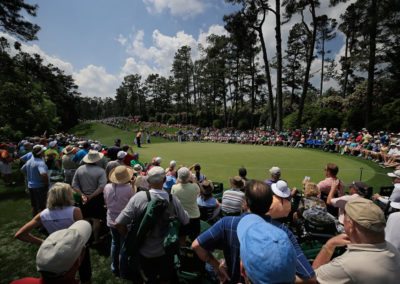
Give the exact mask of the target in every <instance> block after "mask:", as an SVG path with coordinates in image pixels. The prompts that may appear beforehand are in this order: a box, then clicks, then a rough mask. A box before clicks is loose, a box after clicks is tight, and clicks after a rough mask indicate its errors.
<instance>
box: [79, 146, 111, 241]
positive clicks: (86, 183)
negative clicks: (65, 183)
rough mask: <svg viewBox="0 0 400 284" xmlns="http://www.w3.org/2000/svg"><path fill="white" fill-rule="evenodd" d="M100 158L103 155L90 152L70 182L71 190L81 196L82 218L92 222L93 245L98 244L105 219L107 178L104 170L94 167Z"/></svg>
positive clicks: (93, 151)
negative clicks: (104, 195) (102, 221)
mask: <svg viewBox="0 0 400 284" xmlns="http://www.w3.org/2000/svg"><path fill="white" fill-rule="evenodd" d="M102 157H103V154H101V153H99V152H97V151H95V150H90V151H89V153H88V154H87V155H86V156H85V157H84V158H83V159H82V161H83V162H84V163H85V164H84V165H82V166H80V167H79V168H78V169H77V170H76V172H75V175H74V178H73V180H72V188H73V189H74V190H75V191H76V192H78V193H79V194H81V196H82V203H83V204H82V208H81V209H82V213H83V217H84V218H85V219H87V220H92V221H93V236H94V244H97V243H99V242H100V228H101V223H100V222H101V220H102V219H104V217H105V209H104V198H103V190H104V187H105V186H106V184H107V177H106V172H105V171H104V169H103V168H101V167H99V166H98V165H96V163H97V162H98V161H100V160H101V158H102Z"/></svg>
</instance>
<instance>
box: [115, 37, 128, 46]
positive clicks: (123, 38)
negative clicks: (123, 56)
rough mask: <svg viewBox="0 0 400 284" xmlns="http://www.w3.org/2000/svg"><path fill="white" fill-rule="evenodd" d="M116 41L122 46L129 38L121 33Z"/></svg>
mask: <svg viewBox="0 0 400 284" xmlns="http://www.w3.org/2000/svg"><path fill="white" fill-rule="evenodd" d="M116 41H118V42H119V43H120V44H121V45H122V46H124V45H125V44H126V42H127V41H128V39H127V38H126V37H124V36H123V35H121V34H119V35H118V37H117V38H116Z"/></svg>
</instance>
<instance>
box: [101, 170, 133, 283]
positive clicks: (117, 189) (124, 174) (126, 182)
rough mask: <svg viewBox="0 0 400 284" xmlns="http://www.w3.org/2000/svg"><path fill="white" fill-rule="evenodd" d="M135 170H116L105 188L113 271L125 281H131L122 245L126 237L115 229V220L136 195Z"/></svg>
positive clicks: (112, 172) (111, 174)
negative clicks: (134, 187)
mask: <svg viewBox="0 0 400 284" xmlns="http://www.w3.org/2000/svg"><path fill="white" fill-rule="evenodd" d="M133 174H134V170H133V169H132V168H128V167H126V166H124V165H121V166H118V167H116V168H114V169H113V170H112V171H111V173H110V176H109V180H110V183H109V184H107V185H106V186H105V187H104V201H105V205H106V206H107V226H108V227H109V228H110V232H111V237H112V240H111V271H112V272H113V273H114V274H115V275H116V276H119V277H121V278H123V279H129V267H128V259H127V256H126V255H125V254H124V253H123V251H122V250H121V249H122V245H123V243H124V242H125V237H124V236H122V235H121V234H120V233H119V232H118V230H117V229H116V228H115V219H116V218H117V217H118V215H119V214H120V213H121V211H122V210H123V209H124V208H125V206H126V205H127V204H128V202H129V199H130V198H131V197H132V196H133V195H134V190H133V187H132V184H133V183H134V178H135V176H134V175H133Z"/></svg>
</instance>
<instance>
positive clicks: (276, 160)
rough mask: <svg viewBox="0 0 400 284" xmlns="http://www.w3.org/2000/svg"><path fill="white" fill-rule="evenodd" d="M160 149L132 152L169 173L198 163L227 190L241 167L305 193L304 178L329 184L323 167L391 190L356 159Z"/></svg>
mask: <svg viewBox="0 0 400 284" xmlns="http://www.w3.org/2000/svg"><path fill="white" fill-rule="evenodd" d="M74 133H76V134H77V135H81V136H84V137H88V138H91V139H96V140H100V141H101V142H102V143H104V144H106V145H112V143H113V141H114V139H115V138H120V139H121V140H122V144H129V145H132V140H133V137H134V132H128V131H123V130H120V129H117V128H113V127H110V126H107V125H104V124H100V123H87V124H81V125H79V126H78V127H77V128H75V129H74ZM152 141H154V142H156V143H152V144H144V145H143V147H142V148H140V149H138V148H137V147H136V146H133V150H134V151H137V152H138V153H139V154H140V160H141V161H143V162H149V161H151V158H152V157H155V156H160V157H161V158H162V159H163V162H162V164H161V166H162V167H164V168H165V167H167V166H168V164H169V161H170V160H176V161H177V164H178V165H184V166H190V165H192V164H194V163H200V164H201V165H202V172H203V173H204V174H205V175H206V176H207V178H208V179H211V180H213V181H218V182H223V183H224V188H227V187H228V180H229V177H232V176H234V175H237V172H238V168H239V167H242V166H244V167H246V168H247V172H248V177H249V178H254V179H260V180H264V179H266V178H268V177H269V173H268V169H269V168H271V167H272V166H279V167H280V168H281V170H282V178H283V179H285V180H287V181H288V183H289V186H290V187H293V186H295V187H298V188H299V187H301V182H302V180H303V178H304V176H310V177H311V180H312V181H315V182H318V181H320V180H322V179H323V178H324V171H323V169H324V166H325V165H326V164H327V163H335V164H337V165H338V166H339V177H340V178H341V179H342V180H343V181H344V183H345V184H348V183H351V182H352V181H355V180H359V179H360V171H361V170H360V169H361V168H362V181H364V182H366V183H367V184H368V185H370V186H373V187H374V191H375V192H376V191H379V187H381V186H386V185H391V179H390V178H389V177H387V175H386V173H387V172H388V170H385V169H382V168H380V167H378V166H377V165H376V164H375V163H373V162H370V161H366V160H363V159H360V158H356V157H348V156H340V155H338V154H336V153H326V152H323V151H321V150H318V149H300V148H287V147H272V146H261V145H241V144H225V143H197V142H186V143H177V142H170V143H159V142H165V140H162V139H161V138H155V139H154V138H153V139H152Z"/></svg>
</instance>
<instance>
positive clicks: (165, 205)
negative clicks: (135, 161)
mask: <svg viewBox="0 0 400 284" xmlns="http://www.w3.org/2000/svg"><path fill="white" fill-rule="evenodd" d="M145 192H146V195H147V201H148V204H147V207H146V210H145V211H144V212H143V213H142V215H141V216H140V217H139V218H138V219H137V220H133V221H132V225H131V229H130V231H129V232H128V235H127V237H126V239H125V242H124V244H123V248H122V249H123V250H124V251H125V253H126V255H127V257H128V264H129V266H130V268H131V269H132V273H133V279H140V278H138V277H140V275H141V274H140V261H139V249H140V247H141V246H142V245H143V242H144V241H145V239H146V238H147V236H149V235H150V233H151V232H152V230H153V228H154V227H155V225H156V224H157V222H158V221H159V220H160V219H161V218H162V217H163V214H168V231H167V234H166V236H165V238H164V250H165V253H166V254H175V253H176V252H177V251H178V250H179V235H178V233H179V225H180V222H179V221H178V220H177V218H176V214H175V207H174V204H173V202H172V195H171V194H170V193H169V202H168V201H167V200H164V199H157V198H155V199H151V196H150V192H149V191H148V190H146V191H145Z"/></svg>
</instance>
